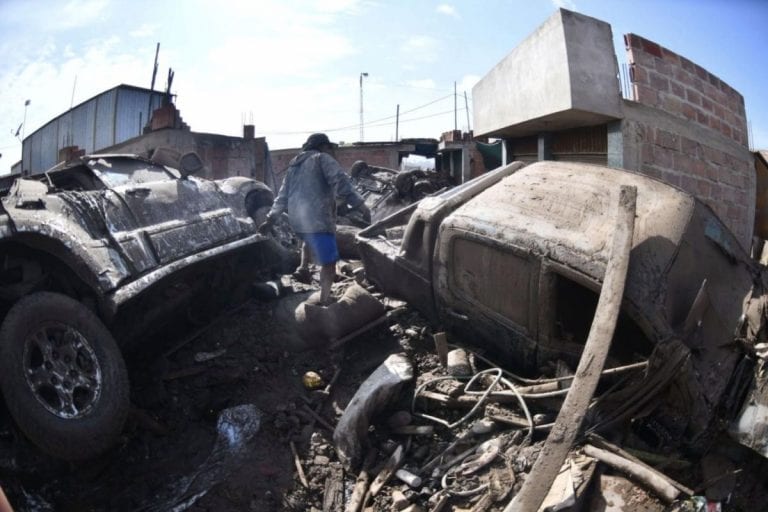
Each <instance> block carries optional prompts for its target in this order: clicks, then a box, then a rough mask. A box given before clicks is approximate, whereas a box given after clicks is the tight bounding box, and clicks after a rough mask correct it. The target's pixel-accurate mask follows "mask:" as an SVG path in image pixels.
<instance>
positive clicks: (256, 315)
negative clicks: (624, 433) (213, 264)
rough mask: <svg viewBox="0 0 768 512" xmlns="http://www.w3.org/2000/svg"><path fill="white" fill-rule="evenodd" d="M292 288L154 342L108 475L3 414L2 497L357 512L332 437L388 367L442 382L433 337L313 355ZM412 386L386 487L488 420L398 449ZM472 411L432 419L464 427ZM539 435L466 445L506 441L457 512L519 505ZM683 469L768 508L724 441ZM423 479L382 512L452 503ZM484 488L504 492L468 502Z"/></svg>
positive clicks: (588, 496) (650, 504) (647, 502)
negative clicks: (30, 435)
mask: <svg viewBox="0 0 768 512" xmlns="http://www.w3.org/2000/svg"><path fill="white" fill-rule="evenodd" d="M284 282H285V284H287V285H288V287H287V290H286V292H285V294H284V296H283V298H281V299H273V300H269V299H265V298H261V299H259V298H254V299H253V300H251V301H249V302H247V303H246V304H244V305H242V306H240V307H238V308H235V309H233V310H230V311H228V312H226V313H223V314H221V315H220V316H218V317H216V318H214V319H213V321H211V322H206V323H201V322H197V321H196V319H189V320H185V321H184V322H182V323H181V324H182V325H181V326H180V325H179V324H178V323H177V324H176V325H174V326H173V327H172V328H169V329H166V332H165V333H164V334H162V335H158V336H156V337H155V338H154V339H148V340H147V344H146V345H145V346H146V347H147V348H146V351H143V352H142V353H141V354H134V355H133V356H131V357H130V358H129V360H128V365H129V371H130V377H131V382H132V392H131V398H132V405H133V410H132V413H131V415H130V418H129V421H128V423H127V425H126V427H125V430H124V433H123V435H122V438H121V441H120V443H119V444H118V446H116V447H115V448H114V449H113V450H112V451H110V452H109V453H107V454H105V455H104V456H103V457H101V458H99V459H97V460H92V461H88V462H87V463H80V464H68V463H62V462H58V461H55V460H52V459H49V458H46V457H45V456H43V455H41V454H40V453H39V452H38V451H37V450H35V449H34V448H33V447H31V446H30V445H29V444H28V443H27V442H26V441H25V440H24V439H22V438H21V437H20V436H19V434H18V433H17V432H16V430H15V428H14V427H13V426H12V425H11V423H10V420H9V418H8V414H7V411H5V410H4V409H3V408H2V406H0V484H2V487H3V488H4V489H5V491H6V493H7V494H8V495H9V498H10V500H11V503H12V504H13V505H14V507H15V508H16V509H17V510H19V511H24V510H41V511H49V510H55V511H78V512H79V511H101V510H105V511H106V510H117V511H121V510H144V511H170V510H178V511H182V510H192V511H224V510H238V511H241V510H242V511H272V510H295V511H311V510H323V511H326V510H343V503H344V502H345V501H346V500H348V499H349V497H350V495H351V493H352V489H353V486H354V483H355V478H356V477H357V471H355V472H352V473H348V472H345V470H344V468H343V466H342V464H341V463H340V462H339V459H338V457H337V454H336V452H335V448H334V446H333V441H332V432H331V431H330V427H333V426H335V424H336V422H337V421H338V418H339V417H340V415H341V413H342V412H343V410H344V408H345V407H346V405H347V403H348V402H349V400H350V399H351V397H352V396H353V395H354V393H355V392H356V391H357V389H358V387H359V385H360V384H361V382H363V381H364V380H365V379H366V378H367V377H368V376H369V375H370V374H371V373H372V372H373V371H374V370H375V369H376V368H377V367H378V366H379V365H380V364H381V363H382V361H383V360H384V359H386V358H387V356H389V355H390V354H393V353H398V352H403V353H405V354H407V355H408V357H409V359H410V360H411V361H412V363H413V365H414V373H415V374H416V377H417V382H418V383H421V382H423V381H424V380H425V379H426V378H429V376H440V375H443V374H441V373H440V369H439V364H438V361H437V357H436V355H435V354H434V344H433V341H432V329H431V327H430V326H428V325H427V324H426V322H425V321H424V320H423V319H422V318H421V317H420V316H419V315H418V314H417V313H415V312H413V311H412V310H410V309H408V308H407V307H400V308H397V309H396V310H393V309H391V308H390V311H393V313H392V316H391V318H390V319H389V320H388V322H386V323H384V324H382V325H379V326H378V327H376V328H374V329H372V330H371V331H369V332H367V333H366V334H363V335H361V336H359V337H358V338H356V339H354V340H352V341H350V342H349V343H347V344H346V345H344V346H343V347H341V348H338V349H335V350H330V349H328V348H325V347H321V348H317V349H314V350H305V349H304V346H303V345H302V343H301V342H300V341H299V339H298V337H297V335H296V334H295V332H293V330H292V329H291V318H292V314H293V309H294V308H295V307H296V305H297V304H298V302H299V301H301V300H302V299H304V298H305V297H306V296H307V293H308V290H310V288H309V287H306V286H303V285H301V284H299V283H296V282H292V281H290V280H287V279H284ZM264 291H266V292H267V294H268V292H269V290H268V289H266V290H262V292H264ZM308 371H314V372H317V373H319V374H320V375H321V376H322V378H323V384H322V385H321V386H320V387H319V389H316V390H314V391H310V390H308V389H307V388H306V387H305V386H304V385H303V382H302V377H303V375H304V374H305V373H306V372H308ZM334 377H335V379H334ZM441 386H442V387H441ZM446 386H448V388H446ZM414 387H415V385H414V384H413V383H412V384H410V385H409V386H406V388H404V390H403V391H402V393H401V399H400V400H398V401H397V403H393V404H392V405H391V406H390V407H389V408H388V410H386V411H384V412H383V413H382V414H380V415H379V416H377V417H376V418H374V419H373V424H374V428H372V429H371V431H370V436H369V437H370V440H371V441H372V443H373V445H374V447H375V448H376V449H377V452H376V456H375V458H374V459H373V464H372V466H371V471H370V473H371V474H372V477H373V476H375V475H376V474H377V472H378V470H379V469H380V468H381V467H382V466H383V465H384V463H385V462H386V461H387V459H388V458H389V456H390V454H391V453H392V452H393V451H394V450H395V449H396V447H397V446H398V445H399V444H401V445H403V447H404V448H405V452H406V455H405V465H404V467H405V468H406V469H410V470H412V471H413V472H416V470H417V469H420V468H421V467H423V466H424V465H426V464H427V463H428V462H429V461H430V460H431V459H432V458H433V457H434V456H435V455H436V454H439V453H440V452H441V451H442V450H444V449H445V448H446V447H447V445H448V444H449V443H450V442H451V441H453V440H455V439H456V436H458V435H461V434H464V433H465V432H466V431H467V430H469V427H470V425H472V424H473V422H474V420H476V419H478V418H480V417H482V413H478V414H477V415H476V416H475V417H473V418H471V421H467V422H466V423H465V424H464V425H462V426H460V427H456V428H454V429H447V428H445V427H442V426H440V425H434V424H433V426H434V432H433V433H432V434H427V435H414V436H407V435H402V434H398V433H397V425H395V424H394V423H393V422H392V418H391V417H392V415H393V414H395V413H396V412H399V411H400V412H402V411H408V410H409V409H410V406H411V397H412V396H413V391H414ZM449 388H450V385H448V384H444V385H437V386H436V387H434V388H430V389H431V390H432V391H435V392H441V393H444V394H446V395H450V394H451V393H452V390H451V389H449ZM512 409H514V404H506V405H504V406H502V407H501V409H500V410H497V411H496V412H497V413H498V414H499V415H502V416H503V415H504V414H505V411H506V412H507V413H508V412H510V411H511V410H512ZM467 412H468V410H467V409H466V408H465V409H461V408H459V409H458V410H454V409H445V410H440V409H439V408H437V409H436V408H434V407H433V408H432V409H430V413H433V414H435V415H440V416H442V417H444V418H446V419H448V420H450V421H454V420H456V419H458V418H459V417H461V416H463V415H464V414H465V413H467ZM514 412H518V413H519V411H514ZM532 412H538V413H539V414H541V418H539V419H540V420H541V421H545V420H547V419H548V418H551V417H552V416H553V414H552V413H551V412H550V413H548V412H547V410H546V408H539V409H537V410H536V411H532ZM401 416H402V414H401ZM414 423H417V424H419V425H429V424H430V422H428V421H424V420H418V421H415V422H414ZM527 432H528V431H527V430H526V429H523V428H519V427H511V426H510V425H507V424H499V423H497V424H496V425H495V426H494V429H493V430H492V431H491V432H483V433H480V434H477V435H474V437H473V436H472V435H469V434H465V435H466V439H465V442H464V443H463V444H460V445H459V447H458V448H461V449H462V450H463V449H466V448H467V447H472V446H478V445H479V444H481V443H482V442H483V441H486V440H492V439H497V440H499V443H498V446H497V448H498V449H499V456H498V457H496V458H495V459H494V460H493V462H492V463H490V464H489V465H488V466H487V467H485V468H482V469H481V470H479V471H477V472H476V473H474V474H467V475H466V476H465V475H462V476H461V478H462V479H463V481H462V482H458V480H459V478H458V477H456V476H455V475H454V476H452V477H451V478H450V479H448V481H447V485H448V486H449V487H451V488H452V489H453V490H454V491H458V492H455V493H454V494H453V495H452V496H451V497H450V499H449V501H448V505H449V507H448V508H446V509H444V510H469V509H471V507H473V506H475V507H480V505H483V503H479V501H480V500H481V499H483V496H486V495H487V496H488V497H486V498H484V499H486V501H487V503H485V505H484V507H485V508H478V510H489V511H497V510H502V509H503V507H504V505H505V504H506V503H507V502H508V501H509V498H510V497H511V495H512V494H511V493H509V492H508V491H510V490H515V489H519V487H520V485H521V484H522V481H523V480H524V478H525V474H526V472H527V471H529V470H530V466H531V465H532V463H533V461H534V460H535V457H536V455H537V453H538V451H539V449H540V447H541V442H542V441H543V439H544V437H545V435H546V433H545V432H537V433H535V435H533V437H530V438H529V437H528V436H527ZM291 445H293V448H295V450H296V454H297V458H298V460H299V464H300V466H301V468H302V471H303V473H304V482H306V486H305V485H304V482H302V477H301V476H300V474H299V472H298V470H297V467H296V461H295V460H294V455H293V451H292V446H291ZM666 455H669V454H666ZM674 455H675V456H674V457H667V458H664V457H662V460H661V464H662V467H664V471H665V472H667V473H668V474H670V475H671V476H673V477H674V478H676V479H678V480H679V481H681V482H682V483H684V484H685V485H687V486H689V487H691V488H692V489H693V490H695V491H696V493H697V494H700V495H704V494H705V493H706V492H710V493H719V494H718V496H719V497H720V499H719V500H718V501H719V502H720V504H721V507H722V510H739V511H741V510H743V511H747V510H762V509H763V508H764V504H765V503H768V490H766V482H765V478H764V475H765V474H768V464H767V463H766V461H765V460H763V459H761V458H759V457H755V456H752V454H751V453H749V452H748V451H745V450H743V449H740V448H738V447H736V446H735V445H733V444H732V443H728V442H727V441H723V443H722V444H721V445H720V446H719V447H718V449H717V450H715V451H713V455H710V456H709V457H708V458H706V461H707V462H706V465H708V466H715V467H714V469H713V468H712V467H709V468H708V469H705V468H704V465H703V464H702V460H703V459H698V458H690V457H685V456H684V455H682V454H674ZM678 455H679V456H678ZM574 464H578V463H577V462H574ZM705 471H707V473H706V475H705ZM593 472H594V474H593ZM585 474H593V478H592V481H593V482H597V481H599V480H603V481H608V480H610V482H608V484H610V485H613V486H616V487H617V488H618V487H621V486H622V485H623V486H629V487H631V491H630V492H628V493H626V494H625V496H624V497H625V498H627V496H629V497H631V500H630V502H628V503H625V504H624V506H625V508H623V509H619V510H664V508H665V505H664V504H662V503H661V502H660V501H659V500H658V499H657V498H656V497H655V496H654V495H653V494H652V493H648V492H646V491H644V490H642V489H639V488H635V487H632V486H631V485H630V484H629V483H628V482H627V481H626V480H624V479H623V478H622V477H616V476H611V474H610V473H609V472H606V471H602V470H600V471H597V472H595V468H594V467H592V468H591V470H590V469H589V468H586V471H585ZM423 476H425V478H424V480H425V481H424V483H423V485H422V486H421V487H419V488H416V489H411V488H409V487H408V486H407V485H405V484H403V483H402V482H400V481H399V480H397V479H393V480H391V481H390V482H389V484H388V485H386V486H385V487H384V488H383V489H382V490H381V491H380V493H379V494H378V495H377V496H376V497H375V498H373V499H372V500H371V501H370V506H372V508H373V510H393V506H395V507H397V506H401V507H404V506H405V501H402V500H403V499H404V500H406V501H407V502H408V503H414V504H417V505H419V506H421V507H422V509H423V510H428V509H431V508H432V507H434V506H435V505H436V503H437V501H439V500H437V499H435V495H437V496H438V498H439V496H440V495H442V494H445V493H444V492H443V493H440V494H438V493H439V491H440V489H441V487H442V485H441V484H442V482H441V480H440V479H439V478H438V479H429V478H428V475H423ZM483 483H486V484H488V487H487V488H486V489H491V490H492V491H493V492H490V491H488V490H486V491H481V492H477V493H474V494H473V493H471V492H470V491H472V490H473V489H475V488H477V487H478V486H480V485H483ZM608 484H606V485H608ZM593 486H594V483H593ZM394 490H397V491H398V492H400V493H401V494H402V497H400V498H399V499H400V500H401V503H400V504H398V505H394V504H393V501H394V499H393V496H394V498H395V499H397V498H398V496H400V495H398V494H397V493H395V494H394V495H393V491H394ZM464 494H466V495H464ZM593 494H594V493H585V494H584V495H585V498H583V502H582V505H583V510H609V509H610V508H608V506H607V504H606V502H607V499H606V498H605V497H595V496H593ZM430 498H432V501H430ZM601 500H602V501H601ZM451 507H455V508H451ZM601 507H602V508H601ZM611 510H616V509H611ZM690 510H696V509H694V508H691V509H690Z"/></svg>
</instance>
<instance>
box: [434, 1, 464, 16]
mask: <svg viewBox="0 0 768 512" xmlns="http://www.w3.org/2000/svg"><path fill="white" fill-rule="evenodd" d="M437 12H438V13H440V14H445V15H446V16H452V17H454V18H458V17H459V13H458V12H457V11H456V8H455V7H454V6H452V5H449V4H440V5H438V6H437Z"/></svg>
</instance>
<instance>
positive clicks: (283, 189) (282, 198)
mask: <svg viewBox="0 0 768 512" xmlns="http://www.w3.org/2000/svg"><path fill="white" fill-rule="evenodd" d="M290 175H291V169H290V168H289V169H288V172H287V173H286V174H285V178H283V183H282V185H280V191H279V192H278V193H277V197H276V198H275V200H274V202H273V203H272V208H270V209H269V213H267V219H266V220H265V221H264V222H262V223H261V225H260V226H259V233H261V234H262V235H266V234H267V233H268V232H269V231H270V228H271V227H272V225H273V224H274V223H275V222H276V221H277V218H278V217H279V216H280V214H282V213H283V212H284V211H285V210H286V209H287V208H288V189H289V185H288V181H289V179H288V178H289V177H290Z"/></svg>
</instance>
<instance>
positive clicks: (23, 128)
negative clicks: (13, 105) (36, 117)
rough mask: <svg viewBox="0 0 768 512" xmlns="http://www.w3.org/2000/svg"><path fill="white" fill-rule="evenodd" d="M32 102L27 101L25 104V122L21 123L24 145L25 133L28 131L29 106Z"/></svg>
mask: <svg viewBox="0 0 768 512" xmlns="http://www.w3.org/2000/svg"><path fill="white" fill-rule="evenodd" d="M29 103H30V101H29V100H27V101H25V102H24V122H23V123H21V143H22V144H24V132H25V131H26V129H27V107H28V106H29Z"/></svg>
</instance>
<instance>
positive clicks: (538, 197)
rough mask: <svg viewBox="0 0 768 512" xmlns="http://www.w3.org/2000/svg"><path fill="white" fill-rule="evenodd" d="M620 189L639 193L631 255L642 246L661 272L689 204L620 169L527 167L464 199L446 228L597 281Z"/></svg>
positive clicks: (685, 197) (678, 193)
mask: <svg viewBox="0 0 768 512" xmlns="http://www.w3.org/2000/svg"><path fill="white" fill-rule="evenodd" d="M621 185H632V186H635V187H637V214H636V221H635V233H634V238H633V254H637V253H638V251H637V250H636V249H637V248H638V247H642V248H645V250H642V251H641V252H643V253H648V254H647V255H644V258H651V259H652V260H653V264H655V265H659V266H660V267H661V268H664V267H666V264H667V263H668V262H669V261H670V260H671V259H672V258H673V257H674V254H675V252H676V248H677V246H678V244H679V242H680V240H681V239H682V237H683V235H684V234H685V231H686V228H687V225H688V222H689V221H690V219H691V216H692V215H693V210H694V206H695V200H694V198H693V197H692V196H691V195H690V194H688V193H686V192H684V191H682V190H680V189H678V188H675V187H672V186H670V185H668V184H665V183H663V182H661V181H658V180H655V179H652V178H649V177H647V176H644V175H641V174H638V173H634V172H630V171H625V170H621V169H614V168H609V167H604V166H598V165H590V164H581V163H571V162H554V161H547V162H537V163H534V164H530V165H528V166H526V167H524V168H522V169H520V170H519V171H517V172H516V173H514V174H512V175H511V176H509V177H507V178H505V179H503V180H502V181H501V182H499V183H498V184H496V185H494V186H493V187H490V188H489V189H487V190H485V191H483V192H482V193H480V194H478V195H477V196H476V197H474V198H473V199H472V200H470V201H468V202H467V203H466V204H464V205H463V206H461V207H460V208H459V209H457V210H456V211H455V212H454V213H452V214H451V216H449V217H448V218H447V219H446V224H447V225H454V226H456V227H462V226H463V228H464V229H466V228H467V227H470V226H471V229H470V230H471V231H475V232H478V233H479V234H481V235H483V236H486V237H489V238H493V239H499V240H502V241H507V242H510V243H511V244H512V245H515V246H517V247H521V248H523V249H528V250H531V251H533V252H536V253H545V254H548V255H549V256H550V257H551V258H552V259H554V260H560V261H562V262H563V263H566V264H568V265H569V266H572V267H576V268H579V269H580V270H582V271H583V272H585V273H587V274H588V275H592V276H595V277H598V278H601V277H602V275H603V270H604V265H605V263H606V262H607V260H608V257H609V254H608V253H609V249H610V246H611V237H612V234H613V226H614V225H615V220H614V219H615V212H616V208H617V204H618V194H619V188H620V186H621ZM654 240H664V241H665V242H664V243H658V244H654V243H653V242H654ZM669 242H671V243H669ZM648 248H651V249H652V250H647V249H648Z"/></svg>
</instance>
